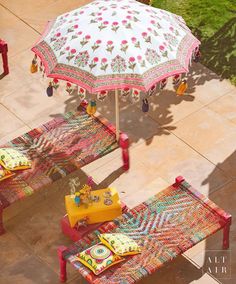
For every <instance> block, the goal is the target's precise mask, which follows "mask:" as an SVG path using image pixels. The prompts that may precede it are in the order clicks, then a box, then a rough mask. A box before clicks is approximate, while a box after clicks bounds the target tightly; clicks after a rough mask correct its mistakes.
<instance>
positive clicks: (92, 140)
mask: <svg viewBox="0 0 236 284" xmlns="http://www.w3.org/2000/svg"><path fill="white" fill-rule="evenodd" d="M2 147H13V148H15V149H17V150H19V151H21V152H23V153H25V154H26V155H27V156H28V157H29V158H30V159H31V161H32V164H33V166H32V169H29V170H24V171H19V172H16V176H14V177H12V178H9V179H7V180H4V181H2V182H0V206H2V207H3V208H5V207H8V206H9V205H10V204H12V203H13V202H15V201H17V200H18V199H22V198H24V197H26V196H27V195H31V194H33V193H34V191H36V190H38V189H40V188H42V187H44V186H46V185H48V184H50V183H52V182H53V181H56V180H58V179H60V178H62V177H64V176H66V175H68V174H69V173H71V172H73V171H75V170H76V169H78V168H81V167H82V166H84V165H86V164H88V163H90V162H92V161H94V160H96V159H97V158H99V157H102V156H103V155H106V154H107V153H109V152H111V151H113V150H114V149H116V148H117V147H118V144H117V142H116V138H115V133H114V132H113V130H112V126H111V124H109V122H108V121H107V120H105V119H104V118H101V117H99V118H96V117H92V116H90V115H88V114H87V113H86V112H85V111H80V112H76V113H72V112H69V113H67V114H65V115H61V116H59V117H57V118H55V119H53V120H51V121H49V122H48V123H46V124H44V125H42V126H40V127H39V128H35V129H33V130H32V131H30V132H28V133H26V134H24V135H22V136H20V137H18V138H16V139H14V140H12V141H11V142H9V143H7V144H6V145H3V146H2Z"/></svg>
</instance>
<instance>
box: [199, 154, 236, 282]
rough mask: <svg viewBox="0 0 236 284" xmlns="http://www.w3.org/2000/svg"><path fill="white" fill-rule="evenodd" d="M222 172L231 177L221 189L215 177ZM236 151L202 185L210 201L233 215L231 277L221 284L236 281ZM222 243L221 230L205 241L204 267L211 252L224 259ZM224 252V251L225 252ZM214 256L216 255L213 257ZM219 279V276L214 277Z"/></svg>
mask: <svg viewBox="0 0 236 284" xmlns="http://www.w3.org/2000/svg"><path fill="white" fill-rule="evenodd" d="M219 169H220V170H222V171H224V173H225V175H227V176H228V177H229V180H228V181H227V182H226V183H225V184H223V185H222V186H221V187H220V188H217V189H216V188H215V176H216V175H217V172H218V171H219ZM235 169H236V151H234V152H233V153H232V154H231V155H230V156H228V157H227V158H226V159H225V160H224V161H223V162H221V163H218V164H217V165H216V166H215V168H214V170H213V171H212V172H211V173H210V174H209V175H208V177H207V178H206V179H205V180H203V181H202V185H206V184H208V185H209V193H208V196H209V198H210V200H212V201H213V202H215V203H216V204H217V205H218V206H220V207H221V208H222V209H224V210H225V211H226V212H228V213H230V214H231V215H232V221H233V222H232V224H231V228H230V248H229V250H230V255H231V261H230V267H231V276H230V278H229V275H228V274H227V275H226V278H227V277H228V278H229V279H220V282H221V283H223V284H231V283H235V281H236V269H235V268H236V246H235V242H234V240H235V235H236V227H235V221H234V220H235V219H236V209H235V208H236V207H235V200H236V193H235V185H236V171H235ZM222 243H223V231H222V230H221V231H220V232H219V233H217V234H214V235H213V236H212V237H210V238H208V239H207V240H206V241H205V253H204V254H203V255H202V257H203V260H202V266H203V267H206V266H207V264H208V265H209V262H208V261H207V258H208V257H209V255H210V256H211V257H212V254H211V251H212V250H218V251H219V252H218V257H222V251H221V249H222ZM223 252H224V251H223ZM213 256H214V255H213ZM225 266H226V265H225ZM214 276H215V277H216V278H217V275H214Z"/></svg>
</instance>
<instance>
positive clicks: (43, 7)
mask: <svg viewBox="0 0 236 284" xmlns="http://www.w3.org/2000/svg"><path fill="white" fill-rule="evenodd" d="M86 2H88V1H86V0H84V1H76V0H73V1H63V0H47V1H45V0H38V1H33V0H24V1H23V0H11V1H9V0H0V34H1V37H2V38H4V39H5V40H6V41H7V42H8V43H9V63H10V74H9V75H8V76H6V77H4V78H3V79H1V80H0V114H1V120H0V143H1V144H2V143H4V142H6V141H8V140H10V139H12V138H14V137H17V136H18V135H20V134H23V133H25V132H26V131H28V130H29V129H31V128H33V127H36V126H38V125H40V124H42V123H44V122H46V121H48V120H49V119H51V118H53V117H55V116H56V115H57V114H59V113H64V112H67V111H69V110H74V109H75V108H76V107H77V105H78V103H79V101H78V98H77V97H76V96H73V95H71V96H68V95H66V94H64V93H63V92H61V91H59V92H58V93H57V94H56V95H55V96H54V97H52V98H48V97H47V96H46V95H45V87H46V80H42V79H41V78H39V77H37V75H36V76H33V75H31V74H30V73H29V66H30V62H31V59H32V57H33V55H32V53H31V52H30V50H29V49H30V47H31V46H32V45H33V43H34V42H35V40H36V39H37V38H38V36H39V34H40V33H41V32H42V30H43V28H44V25H45V24H46V21H47V20H48V19H51V18H53V17H55V16H56V15H58V14H60V13H63V12H66V11H68V10H71V9H74V8H76V7H78V5H82V4H85V3H86ZM1 72H2V69H1V67H0V73H1ZM188 81H189V89H188V94H187V95H185V96H183V97H181V98H180V97H176V95H175V93H174V92H173V90H172V86H171V83H169V85H168V87H167V89H166V90H164V91H163V92H162V93H161V94H160V95H159V96H155V97H153V98H152V99H151V103H150V112H149V113H148V114H144V113H142V111H141V110H140V105H139V104H136V105H126V104H124V103H121V115H120V116H121V128H122V130H124V131H126V132H127V133H128V134H129V137H130V140H131V151H130V156H131V169H130V171H129V172H128V173H125V174H123V173H122V171H121V170H120V167H121V158H120V152H119V151H118V150H117V151H114V152H113V153H111V154H109V155H107V156H106V157H103V158H102V159H100V160H97V161H95V162H94V163H92V164H89V165H88V166H86V167H84V168H83V169H81V170H79V171H77V172H76V173H74V174H73V175H72V176H79V177H80V178H81V180H82V181H83V180H84V181H85V180H86V175H88V174H89V175H92V176H93V177H94V179H95V182H96V183H97V187H98V188H99V187H101V186H107V185H113V186H116V187H117V189H118V190H119V192H120V196H121V198H122V199H123V200H124V201H125V202H126V203H127V204H128V205H129V206H135V205H136V204H138V203H140V202H142V201H143V200H145V199H146V198H147V197H149V196H151V195H152V194H154V193H155V192H157V191H159V190H161V189H162V188H164V187H166V186H167V185H168V184H169V183H171V182H172V181H173V180H174V178H175V176H176V175H183V176H185V177H186V178H187V179H188V181H190V182H191V183H192V184H193V185H194V186H195V187H196V188H198V189H199V190H200V191H201V192H203V193H204V194H207V195H208V196H210V198H211V199H213V201H215V202H216V203H218V204H219V205H220V206H222V207H223V208H225V210H227V211H229V212H230V213H231V214H232V215H233V218H236V206H235V203H236V193H235V188H236V181H235V179H236V146H235V140H236V125H235V124H236V112H235V109H236V89H235V87H233V86H232V85H231V84H230V83H229V82H228V81H225V80H221V79H220V78H219V77H218V76H217V75H215V74H214V73H213V72H211V71H210V70H208V69H207V68H205V67H204V66H202V65H201V64H196V65H194V66H193V67H192V68H191V72H190V73H189V80H188ZM98 110H99V111H100V112H101V113H102V114H103V115H104V116H106V117H107V118H108V119H109V120H111V121H113V122H114V119H115V118H114V99H113V98H112V97H109V98H108V100H107V101H106V103H104V104H102V105H99V106H98ZM82 181H81V182H82ZM67 184H68V178H66V179H64V180H63V181H60V183H55V184H53V185H52V186H51V187H50V188H47V189H45V190H44V191H42V192H41V193H38V194H35V195H33V196H32V197H29V198H28V200H26V201H24V202H19V203H17V204H15V205H14V206H11V207H10V208H9V209H8V210H6V212H5V213H6V214H5V215H4V218H5V219H6V229H7V233H6V234H5V235H4V236H1V237H0V283H1V284H8V283H11V284H12V283H16V284H21V283H22V284H28V283H29V284H31V283H38V284H44V283H50V284H54V283H58V263H57V254H56V248H57V246H58V245H60V244H64V245H69V244H70V243H71V242H70V240H69V239H67V238H66V237H64V236H63V235H62V234H61V232H60V227H59V220H60V218H61V216H62V215H63V214H64V212H65V210H64V195H65V194H66V193H68V187H67ZM52 204H53V206H52ZM235 236H236V226H235V222H234V223H233V225H232V231H231V257H232V259H231V270H232V271H231V278H230V279H227V280H222V279H221V280H219V281H220V282H221V283H227V284H233V283H236V238H235ZM221 240H222V235H221V234H220V233H218V234H216V235H214V236H212V237H211V238H209V239H208V240H206V241H204V242H201V243H200V244H198V245H197V246H195V247H194V248H193V249H191V250H189V251H188V252H186V253H185V255H184V256H182V257H179V258H178V259H176V260H175V261H173V262H172V263H170V264H168V265H166V266H165V267H164V268H163V269H161V270H160V271H158V272H157V273H155V274H154V275H153V276H152V277H150V278H147V279H145V280H143V281H142V282H140V283H143V284H144V283H145V284H156V283H159V284H162V283H163V284H164V283H165V284H166V283H176V284H187V283H197V284H208V283H209V284H210V283H218V282H217V281H216V280H215V279H214V278H213V277H211V276H210V275H209V274H206V273H205V274H204V273H202V270H201V266H202V265H203V264H204V261H206V251H207V250H218V249H220V248H221ZM189 260H190V261H189ZM68 282H69V283H71V284H76V283H81V284H82V283H85V281H84V280H83V279H81V278H80V276H79V275H78V274H77V273H76V271H74V270H72V269H69V280H68Z"/></svg>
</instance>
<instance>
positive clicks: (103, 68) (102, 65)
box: [100, 58, 108, 72]
mask: <svg viewBox="0 0 236 284" xmlns="http://www.w3.org/2000/svg"><path fill="white" fill-rule="evenodd" d="M107 67H108V64H107V59H106V58H102V60H101V67H100V69H101V70H103V71H104V72H106V69H107Z"/></svg>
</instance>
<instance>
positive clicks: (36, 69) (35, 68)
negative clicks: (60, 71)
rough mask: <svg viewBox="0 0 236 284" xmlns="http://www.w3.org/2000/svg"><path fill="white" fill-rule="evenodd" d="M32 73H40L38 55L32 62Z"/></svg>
mask: <svg viewBox="0 0 236 284" xmlns="http://www.w3.org/2000/svg"><path fill="white" fill-rule="evenodd" d="M30 72H31V73H36V72H38V64H37V55H35V56H34V59H33V60H32V63H31V67H30Z"/></svg>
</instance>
